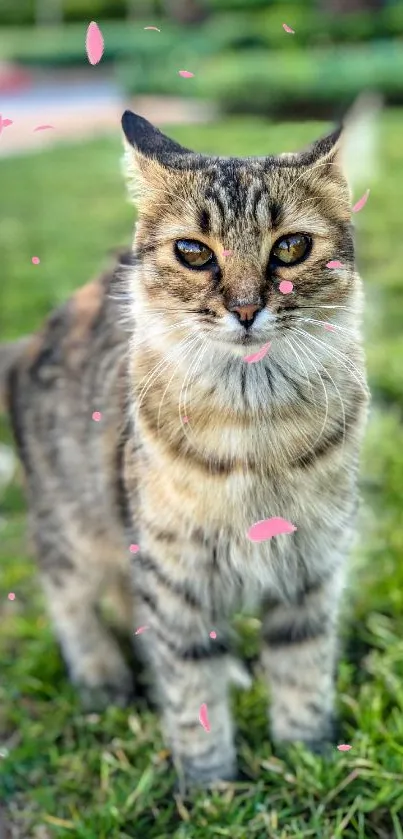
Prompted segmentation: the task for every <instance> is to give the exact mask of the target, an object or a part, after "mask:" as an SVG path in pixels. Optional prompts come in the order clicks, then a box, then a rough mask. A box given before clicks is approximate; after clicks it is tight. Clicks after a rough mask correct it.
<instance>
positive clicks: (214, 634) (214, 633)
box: [210, 629, 217, 641]
mask: <svg viewBox="0 0 403 839" xmlns="http://www.w3.org/2000/svg"><path fill="white" fill-rule="evenodd" d="M210 638H212V639H213V641H214V640H215V639H216V638H217V633H216V632H214V629H213V630H212V632H210Z"/></svg>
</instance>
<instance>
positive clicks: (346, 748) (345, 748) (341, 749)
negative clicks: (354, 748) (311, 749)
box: [337, 743, 351, 752]
mask: <svg viewBox="0 0 403 839" xmlns="http://www.w3.org/2000/svg"><path fill="white" fill-rule="evenodd" d="M337 748H338V750H339V752H348V751H349V750H350V749H351V746H348V745H347V744H346V743H344V744H343V745H341V746H337Z"/></svg>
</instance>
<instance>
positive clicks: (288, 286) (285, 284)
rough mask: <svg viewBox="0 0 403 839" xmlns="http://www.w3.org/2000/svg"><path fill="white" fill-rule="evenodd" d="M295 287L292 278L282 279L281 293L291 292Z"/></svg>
mask: <svg viewBox="0 0 403 839" xmlns="http://www.w3.org/2000/svg"><path fill="white" fill-rule="evenodd" d="M293 288H294V286H293V284H292V283H291V282H290V280H281V283H280V285H279V291H281V294H291V292H292V290H293Z"/></svg>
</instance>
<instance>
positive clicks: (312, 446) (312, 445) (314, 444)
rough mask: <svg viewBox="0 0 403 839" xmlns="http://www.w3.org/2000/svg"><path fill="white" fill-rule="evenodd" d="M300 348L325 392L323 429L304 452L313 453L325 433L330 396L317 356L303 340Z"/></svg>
mask: <svg viewBox="0 0 403 839" xmlns="http://www.w3.org/2000/svg"><path fill="white" fill-rule="evenodd" d="M292 331H294V330H292ZM291 340H292V338H291ZM294 340H296V338H295V336H294ZM299 348H300V351H301V352H302V353H303V354H304V355H305V356H306V358H308V361H310V362H311V364H312V366H313V368H314V370H315V373H316V374H317V376H318V379H319V381H320V383H321V385H322V388H323V392H324V394H325V419H324V420H323V424H322V427H321V429H320V432H319V434H318V436H317V437H316V439H315V440H314V441H313V443H311V445H310V446H309V448H308V449H307V450H305V452H304V454H308V452H313V453H315V446H316V445H317V444H318V443H319V440H320V439H321V437H322V435H323V432H324V430H325V428H326V424H327V418H328V415H329V397H328V393H327V390H326V384H325V382H324V380H323V378H322V376H321V374H320V372H319V370H318V368H317V367H316V364H315V361H316V360H317V359H316V358H315V361H314V360H313V359H312V357H310V356H309V355H308V353H307V352H305V349H304V347H303V346H301V342H299Z"/></svg>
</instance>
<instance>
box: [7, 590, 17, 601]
mask: <svg viewBox="0 0 403 839" xmlns="http://www.w3.org/2000/svg"><path fill="white" fill-rule="evenodd" d="M7 597H8V599H9V600H15V594H14V592H13V591H10V594H8V595H7Z"/></svg>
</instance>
